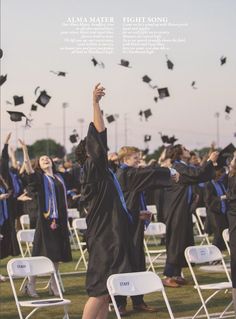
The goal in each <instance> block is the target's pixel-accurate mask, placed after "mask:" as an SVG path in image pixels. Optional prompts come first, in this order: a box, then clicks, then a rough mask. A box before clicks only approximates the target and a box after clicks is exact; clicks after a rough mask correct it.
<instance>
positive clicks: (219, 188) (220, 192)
mask: <svg viewBox="0 0 236 319" xmlns="http://www.w3.org/2000/svg"><path fill="white" fill-rule="evenodd" d="M211 183H212V185H213V186H214V187H215V190H216V194H217V196H218V197H220V196H222V195H225V193H226V189H225V186H224V184H223V183H221V182H220V181H218V182H215V181H213V180H212V181H211ZM220 204H221V213H222V214H225V213H226V210H227V208H226V203H225V200H221V201H220Z"/></svg>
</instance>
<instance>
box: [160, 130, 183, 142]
mask: <svg viewBox="0 0 236 319" xmlns="http://www.w3.org/2000/svg"><path fill="white" fill-rule="evenodd" d="M159 134H160V135H161V140H162V142H163V143H164V144H171V145H173V144H174V143H175V142H176V141H178V139H177V138H176V137H175V136H174V135H173V136H171V137H169V136H168V135H162V133H161V132H159Z"/></svg>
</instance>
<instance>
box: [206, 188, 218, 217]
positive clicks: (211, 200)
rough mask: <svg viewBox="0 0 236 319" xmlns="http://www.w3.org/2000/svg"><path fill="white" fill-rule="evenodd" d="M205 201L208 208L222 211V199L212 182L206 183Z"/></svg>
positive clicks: (215, 211)
mask: <svg viewBox="0 0 236 319" xmlns="http://www.w3.org/2000/svg"><path fill="white" fill-rule="evenodd" d="M204 201H205V204H206V207H207V209H209V210H210V211H212V212H214V213H220V211H221V199H220V198H219V196H217V194H216V191H215V189H214V186H213V185H212V183H211V182H208V183H206V187H205V193H204Z"/></svg>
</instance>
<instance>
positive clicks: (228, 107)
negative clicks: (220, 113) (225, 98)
mask: <svg viewBox="0 0 236 319" xmlns="http://www.w3.org/2000/svg"><path fill="white" fill-rule="evenodd" d="M232 109H233V108H232V107H231V106H228V105H226V107H225V113H226V115H225V118H226V120H228V119H230V116H229V115H230V112H231V111H232Z"/></svg>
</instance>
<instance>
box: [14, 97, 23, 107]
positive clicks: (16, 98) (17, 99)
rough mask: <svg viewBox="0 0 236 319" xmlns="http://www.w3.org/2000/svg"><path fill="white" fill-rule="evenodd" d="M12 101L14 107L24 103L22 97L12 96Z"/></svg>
mask: <svg viewBox="0 0 236 319" xmlns="http://www.w3.org/2000/svg"><path fill="white" fill-rule="evenodd" d="M13 100H14V105H20V104H23V103H24V97H23V96H18V95H14V96H13Z"/></svg>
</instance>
